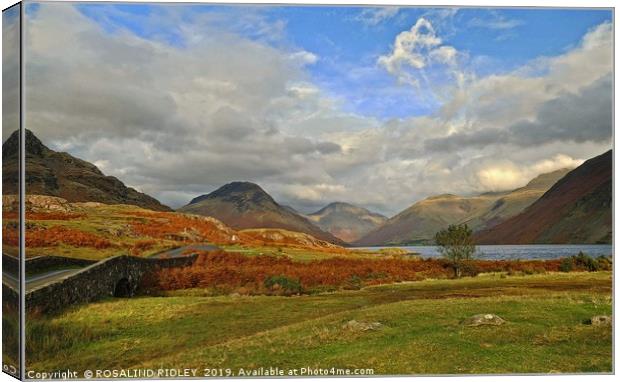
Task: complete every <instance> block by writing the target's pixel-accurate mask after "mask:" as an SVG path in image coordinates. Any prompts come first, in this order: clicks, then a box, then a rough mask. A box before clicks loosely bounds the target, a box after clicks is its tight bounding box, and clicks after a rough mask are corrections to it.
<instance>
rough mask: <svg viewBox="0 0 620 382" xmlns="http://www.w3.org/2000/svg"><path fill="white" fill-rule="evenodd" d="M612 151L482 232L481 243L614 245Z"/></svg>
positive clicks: (586, 163) (598, 157)
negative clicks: (612, 239) (517, 212)
mask: <svg viewBox="0 0 620 382" xmlns="http://www.w3.org/2000/svg"><path fill="white" fill-rule="evenodd" d="M612 161H613V159H612V151H611V150H610V151H607V152H606V153H604V154H602V155H599V156H597V157H595V158H592V159H590V160H587V161H586V162H584V163H583V164H582V165H581V166H579V167H577V168H576V169H574V170H573V171H571V172H569V173H568V174H566V175H565V176H564V177H563V178H562V179H560V180H559V181H558V182H557V183H556V184H555V185H553V187H551V188H550V189H549V190H548V191H547V192H546V193H545V194H544V195H543V196H542V197H541V198H540V199H538V200H537V201H536V202H535V203H533V204H532V205H531V206H529V207H528V208H526V209H525V210H524V211H523V212H521V213H520V214H518V215H516V216H514V217H512V218H510V219H508V220H506V221H504V222H502V223H500V224H498V225H496V226H495V227H493V228H491V229H488V230H484V231H482V232H479V233H478V234H477V235H476V241H477V242H478V243H480V244H529V243H541V244H542V243H544V244H564V243H580V244H587V243H611V238H612V200H611V193H612Z"/></svg>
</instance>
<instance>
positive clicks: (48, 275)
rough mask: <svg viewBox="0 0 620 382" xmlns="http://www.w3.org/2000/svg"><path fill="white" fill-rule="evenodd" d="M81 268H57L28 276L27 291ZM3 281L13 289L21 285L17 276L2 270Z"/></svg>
mask: <svg viewBox="0 0 620 382" xmlns="http://www.w3.org/2000/svg"><path fill="white" fill-rule="evenodd" d="M80 270H81V268H71V269H56V270H53V271H50V272H45V273H40V274H37V275H32V276H26V292H28V291H30V290H32V289H34V288H36V287H38V286H41V285H44V284H47V283H48V282H52V281H54V280H58V279H61V278H63V277H64V276H68V275H71V274H73V273H77V272H78V271H80ZM2 282H3V283H5V284H7V285H8V286H10V287H12V288H13V289H17V286H18V285H19V281H18V279H17V277H15V275H13V274H10V273H7V272H2Z"/></svg>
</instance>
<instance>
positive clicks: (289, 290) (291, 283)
mask: <svg viewBox="0 0 620 382" xmlns="http://www.w3.org/2000/svg"><path fill="white" fill-rule="evenodd" d="M263 284H264V285H265V288H267V289H269V290H270V291H271V292H275V293H277V294H283V295H286V296H290V295H293V294H299V293H301V292H302V288H301V284H300V283H299V280H295V279H291V278H289V277H286V276H270V277H268V278H266V279H265V282H264V283H263Z"/></svg>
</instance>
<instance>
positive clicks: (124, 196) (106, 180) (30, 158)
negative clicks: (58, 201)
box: [2, 130, 172, 211]
mask: <svg viewBox="0 0 620 382" xmlns="http://www.w3.org/2000/svg"><path fill="white" fill-rule="evenodd" d="M25 136H26V141H25V149H26V150H25V151H26V158H25V159H26V192H27V193H28V194H29V195H48V196H56V197H60V198H63V199H66V200H67V201H69V202H100V203H105V204H130V205H135V206H139V207H143V208H148V209H151V210H156V211H172V209H171V208H169V207H167V206H165V205H163V204H161V203H160V202H159V201H157V199H155V198H153V197H151V196H149V195H146V194H143V193H141V192H138V191H136V190H135V189H133V188H131V187H126V186H125V185H124V184H123V182H121V181H120V180H118V179H117V178H115V177H113V176H106V175H104V174H103V173H102V172H101V170H99V169H98V168H97V166H95V165H94V164H92V163H89V162H86V161H84V160H81V159H78V158H76V157H74V156H72V155H70V154H68V153H65V152H57V151H54V150H51V149H50V148H48V147H47V146H45V145H44V144H43V143H42V142H41V141H40V140H39V138H37V137H36V136H35V135H34V134H33V133H32V132H31V131H30V130H26V132H25ZM18 141H19V131H17V130H16V131H15V132H13V134H11V136H10V137H9V138H8V139H7V140H6V141H5V142H4V143H3V144H2V162H3V164H2V178H3V179H2V183H3V190H2V192H3V194H5V195H6V194H17V193H18V190H17V185H18V181H17V180H18V174H19V172H18V171H19V170H18V157H19V152H18V147H19V145H18Z"/></svg>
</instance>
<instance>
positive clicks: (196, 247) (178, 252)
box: [150, 244, 220, 259]
mask: <svg viewBox="0 0 620 382" xmlns="http://www.w3.org/2000/svg"><path fill="white" fill-rule="evenodd" d="M218 249H220V247H218V246H216V245H212V244H193V245H187V246H185V247H180V248H175V249H170V250H167V251H164V252H159V253H156V254H154V255H152V256H150V258H151V259H161V258H170V257H183V256H187V255H185V254H184V253H183V252H185V251H187V250H192V251H216V250H218Z"/></svg>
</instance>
